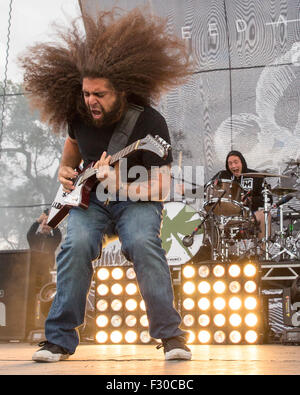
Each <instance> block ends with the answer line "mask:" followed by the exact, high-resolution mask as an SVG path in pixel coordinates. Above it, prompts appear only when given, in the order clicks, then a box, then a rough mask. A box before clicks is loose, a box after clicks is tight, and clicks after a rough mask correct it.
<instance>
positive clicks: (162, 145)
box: [137, 134, 171, 159]
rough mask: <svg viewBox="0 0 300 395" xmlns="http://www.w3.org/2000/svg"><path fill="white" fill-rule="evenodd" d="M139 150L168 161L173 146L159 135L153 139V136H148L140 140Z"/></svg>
mask: <svg viewBox="0 0 300 395" xmlns="http://www.w3.org/2000/svg"><path fill="white" fill-rule="evenodd" d="M137 149H140V150H145V151H151V152H153V153H154V154H156V155H158V156H159V157H161V158H164V159H166V157H167V156H168V151H169V150H170V149H171V145H170V144H168V143H167V142H166V141H165V140H164V139H163V138H161V137H160V136H158V135H156V136H155V137H153V136H151V134H148V135H147V136H146V137H144V138H143V139H141V140H139V145H138V147H137Z"/></svg>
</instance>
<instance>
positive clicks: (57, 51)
mask: <svg viewBox="0 0 300 395" xmlns="http://www.w3.org/2000/svg"><path fill="white" fill-rule="evenodd" d="M81 18H82V20H83V23H84V27H85V33H82V32H81V31H80V26H79V24H78V19H77V20H74V21H73V22H72V24H71V27H70V28H67V29H65V28H59V27H57V26H56V32H57V33H58V38H59V41H57V42H55V43H39V44H36V45H34V46H32V47H29V48H28V49H27V51H26V52H25V53H24V54H23V55H22V56H20V57H19V61H20V65H21V67H22V68H23V69H24V87H25V90H26V92H27V93H28V96H29V99H30V102H31V105H32V107H34V108H37V109H38V110H39V111H40V113H41V119H42V120H43V121H46V122H48V123H49V124H50V125H51V126H52V127H53V130H54V131H55V132H58V131H60V130H62V129H63V128H65V126H66V125H67V123H68V122H70V121H72V120H73V119H74V118H75V116H76V115H77V114H78V113H79V114H81V115H84V112H85V111H86V109H85V105H84V101H83V98H82V79H83V78H84V77H90V78H106V79H108V80H109V81H110V83H111V84H112V86H113V88H114V89H115V90H116V91H117V92H125V93H126V98H127V101H132V102H135V103H136V104H140V105H150V104H154V103H157V101H158V99H159V98H160V96H161V94H162V93H164V92H166V91H167V90H170V89H171V88H174V87H175V86H177V85H179V84H183V83H185V82H187V80H188V77H189V76H190V75H191V74H192V73H193V65H192V64H191V62H190V60H189V57H188V54H187V51H186V47H185V44H184V42H183V40H181V39H180V38H178V37H177V36H175V35H171V34H169V33H168V32H167V24H166V21H165V20H162V19H161V18H159V17H157V16H154V15H152V14H151V13H149V12H148V11H147V10H145V9H143V10H140V9H138V8H136V9H134V10H132V11H131V12H129V13H124V12H123V10H121V9H119V8H114V9H113V10H112V11H109V12H100V13H99V14H98V16H97V18H95V19H96V20H94V19H93V18H91V17H89V16H87V15H83V16H82V17H81ZM80 20H81V19H80Z"/></svg>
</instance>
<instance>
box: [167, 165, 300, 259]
mask: <svg viewBox="0 0 300 395" xmlns="http://www.w3.org/2000/svg"><path fill="white" fill-rule="evenodd" d="M297 165H298V166H299V165H300V161H299V162H297ZM242 175H244V176H247V177H253V178H254V177H258V178H262V179H263V189H262V196H263V202H264V204H263V215H264V233H265V236H264V238H262V239H261V238H259V233H260V228H259V223H258V221H257V219H256V217H255V215H254V213H253V212H252V211H251V210H250V209H249V208H248V207H246V206H245V204H244V200H245V197H247V194H248V193H247V191H246V190H245V189H243V187H242V186H241V185H240V184H239V183H238V182H237V181H234V180H228V179H215V180H212V181H210V182H208V183H207V184H206V185H205V187H204V204H203V210H200V211H196V210H194V209H193V208H192V207H191V206H190V205H188V204H186V203H185V202H168V203H166V204H165V210H164V218H163V226H162V240H163V247H164V248H165V250H166V252H167V259H168V263H169V264H171V265H174V264H183V263H186V262H188V261H190V260H192V259H193V260H196V259H197V255H199V254H198V252H199V250H200V249H201V247H204V246H209V250H210V257H209V258H208V259H210V260H218V261H222V262H231V261H232V260H233V259H235V260H236V259H243V258H249V257H255V258H257V259H258V260H263V261H270V260H277V261H278V260H287V259H288V260H290V259H291V260H294V259H300V232H298V233H297V234H295V232H294V224H295V222H297V220H299V219H300V212H299V211H297V210H295V209H292V211H293V212H292V213H289V214H288V215H286V214H285V213H284V210H283V206H284V205H285V204H286V203H287V202H288V201H289V200H290V199H292V198H293V197H294V196H295V193H297V192H298V189H295V188H286V187H283V186H281V185H277V186H275V187H273V188H271V186H270V185H269V184H268V182H267V180H266V179H268V178H279V180H280V181H281V180H282V179H285V178H290V177H289V176H286V175H280V174H273V173H269V172H257V173H256V172H253V173H244V174H242ZM280 184H281V183H280ZM270 196H272V197H275V198H276V200H278V199H279V200H278V202H277V203H276V204H273V205H272V204H271V203H270ZM289 207H290V206H289ZM274 209H277V210H275V211H277V212H278V213H279V215H277V218H276V220H278V217H279V230H278V231H277V232H275V235H273V237H272V235H271V231H270V229H271V222H272V213H273V211H274ZM287 220H288V221H289V222H290V223H289V226H288V227H285V226H284V224H285V222H286V221H287ZM284 221H285V222H284ZM174 227H175V228H176V227H177V228H180V230H179V231H178V232H175V231H174ZM274 249H275V253H274Z"/></svg>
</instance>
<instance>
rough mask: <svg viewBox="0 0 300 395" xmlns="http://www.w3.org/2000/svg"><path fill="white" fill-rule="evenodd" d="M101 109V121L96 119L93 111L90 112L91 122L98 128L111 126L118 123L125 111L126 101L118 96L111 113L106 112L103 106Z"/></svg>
mask: <svg viewBox="0 0 300 395" xmlns="http://www.w3.org/2000/svg"><path fill="white" fill-rule="evenodd" d="M100 107H101V112H102V117H101V119H94V118H93V116H92V114H91V111H90V110H88V116H89V118H90V121H91V122H92V123H93V125H94V126H96V127H97V128H100V127H102V126H109V125H112V124H114V123H116V122H118V121H119V120H120V118H121V117H122V115H123V113H124V111H125V107H126V101H125V99H124V98H123V97H122V96H121V95H120V94H118V95H117V98H116V101H115V103H114V105H113V107H112V108H111V110H110V111H105V110H104V108H103V107H102V106H101V105H100Z"/></svg>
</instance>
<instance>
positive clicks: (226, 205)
mask: <svg viewBox="0 0 300 395" xmlns="http://www.w3.org/2000/svg"><path fill="white" fill-rule="evenodd" d="M224 191H225V194H224V195H223V197H222V198H221V200H220V202H219V203H218V204H217V205H216V207H215V208H214V214H216V215H224V216H226V217H227V216H239V215H241V213H242V211H243V208H244V206H243V204H242V193H243V189H242V187H241V186H240V184H238V183H237V182H236V181H232V180H212V181H209V182H208V183H207V185H206V187H205V190H204V198H205V200H206V201H205V203H204V209H205V210H206V211H209V210H210V209H211V207H212V206H213V205H214V204H215V203H216V202H217V201H218V198H219V197H220V196H222V194H223V192H224Z"/></svg>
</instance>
